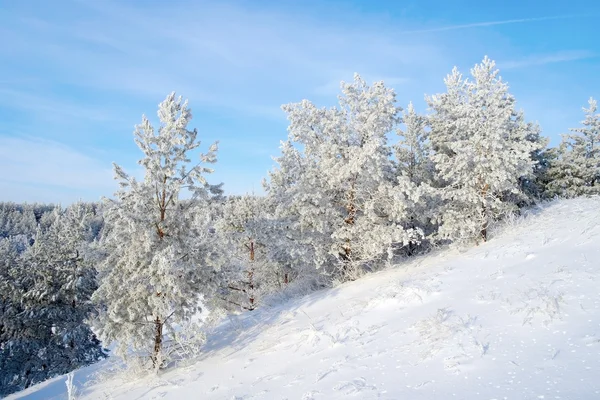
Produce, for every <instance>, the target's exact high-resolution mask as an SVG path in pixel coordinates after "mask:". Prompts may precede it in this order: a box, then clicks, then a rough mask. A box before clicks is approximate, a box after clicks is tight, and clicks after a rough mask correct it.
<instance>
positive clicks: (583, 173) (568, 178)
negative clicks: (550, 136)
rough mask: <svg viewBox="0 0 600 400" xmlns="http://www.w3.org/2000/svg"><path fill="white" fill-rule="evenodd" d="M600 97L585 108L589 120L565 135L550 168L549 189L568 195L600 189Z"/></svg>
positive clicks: (598, 191) (575, 195)
mask: <svg viewBox="0 0 600 400" xmlns="http://www.w3.org/2000/svg"><path fill="white" fill-rule="evenodd" d="M597 110H598V106H597V102H596V100H594V99H593V98H590V99H589V108H585V107H584V108H583V111H584V112H585V120H583V121H582V122H581V124H582V125H583V126H582V127H580V128H572V129H571V131H572V132H574V133H572V134H568V135H563V140H562V142H561V144H560V146H559V147H558V150H557V158H556V159H555V160H553V161H552V163H551V167H550V170H549V172H548V173H549V175H550V178H551V182H550V183H549V185H548V186H549V191H550V192H551V193H552V194H555V195H559V196H564V197H577V196H583V195H592V194H599V193H600V113H597Z"/></svg>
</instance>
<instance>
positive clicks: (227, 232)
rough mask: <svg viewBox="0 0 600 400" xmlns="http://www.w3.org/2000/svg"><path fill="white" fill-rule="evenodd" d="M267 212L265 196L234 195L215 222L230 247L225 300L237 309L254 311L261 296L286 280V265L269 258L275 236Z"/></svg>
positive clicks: (225, 280) (227, 246) (278, 286)
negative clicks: (284, 267) (283, 265)
mask: <svg viewBox="0 0 600 400" xmlns="http://www.w3.org/2000/svg"><path fill="white" fill-rule="evenodd" d="M268 211H269V210H268V205H267V200H266V199H265V198H264V197H258V196H253V195H244V196H232V197H229V198H228V199H227V202H226V203H225V204H224V205H223V209H222V212H223V216H222V217H221V218H220V219H219V220H218V222H217V224H216V229H217V231H218V233H219V235H220V237H221V238H222V240H223V244H224V247H225V248H226V249H227V250H226V258H227V263H226V264H227V265H226V267H225V266H224V267H223V269H222V271H223V272H225V276H224V278H225V279H224V283H225V287H224V288H223V289H224V291H223V292H224V295H225V297H224V300H225V301H226V302H228V303H229V304H231V305H234V306H236V307H237V308H238V309H239V308H241V309H244V310H254V309H255V308H256V307H257V306H258V304H259V301H260V300H261V298H262V296H264V295H265V294H268V293H270V292H273V291H276V290H278V289H281V288H282V287H283V285H284V283H285V272H284V270H283V268H281V267H280V266H279V264H278V263H276V262H274V261H273V260H272V259H271V258H270V255H271V254H272V252H273V250H274V249H273V247H274V241H276V239H275V238H274V237H273V235H272V234H271V232H272V222H273V221H272V220H271V218H270V215H269V212H268Z"/></svg>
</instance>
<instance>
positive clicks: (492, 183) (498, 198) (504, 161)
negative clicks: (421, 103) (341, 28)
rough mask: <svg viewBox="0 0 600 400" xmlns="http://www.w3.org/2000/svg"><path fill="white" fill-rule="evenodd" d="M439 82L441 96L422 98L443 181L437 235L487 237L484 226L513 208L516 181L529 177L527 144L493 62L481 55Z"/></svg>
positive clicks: (461, 238)
mask: <svg viewBox="0 0 600 400" xmlns="http://www.w3.org/2000/svg"><path fill="white" fill-rule="evenodd" d="M471 75H472V79H465V78H463V76H462V74H461V73H460V72H459V71H458V69H457V68H454V69H453V70H452V73H451V74H450V75H448V76H447V77H446V79H445V84H446V88H447V92H446V93H443V94H439V95H434V96H431V97H428V98H427V101H428V104H429V107H430V109H431V111H432V114H431V116H430V120H429V123H430V126H431V133H430V138H431V143H432V146H433V150H434V151H435V154H434V155H433V160H434V162H435V166H436V169H437V171H438V174H439V178H440V179H441V180H442V181H443V183H444V188H443V190H442V197H443V198H444V200H445V204H444V207H443V209H442V212H441V222H442V226H441V227H440V232H439V233H440V236H441V237H442V238H446V239H451V240H456V241H470V240H480V239H483V240H484V241H485V240H486V239H487V230H488V226H489V224H490V223H491V222H492V221H493V220H494V219H496V218H498V217H499V216H500V215H502V213H504V212H507V211H509V210H510V209H511V208H512V207H513V206H514V204H511V203H509V202H506V201H503V200H502V199H503V197H504V198H505V197H506V196H507V194H509V193H513V194H518V193H519V190H520V189H519V178H521V177H523V176H528V175H529V174H531V171H532V166H533V164H534V162H533V161H532V160H531V152H532V150H533V149H534V146H533V145H532V143H531V142H530V141H528V140H526V136H527V134H528V130H527V129H524V126H525V125H523V124H522V123H520V119H519V118H518V113H517V112H516V111H515V99H514V97H513V96H512V95H511V94H510V93H509V92H508V85H507V84H506V83H505V82H504V81H502V79H501V78H500V76H499V72H498V70H497V69H496V68H495V63H494V62H493V61H492V60H490V59H489V58H487V57H485V58H484V60H483V62H482V63H481V64H478V65H476V66H475V67H474V68H473V69H471Z"/></svg>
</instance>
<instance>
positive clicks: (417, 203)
mask: <svg viewBox="0 0 600 400" xmlns="http://www.w3.org/2000/svg"><path fill="white" fill-rule="evenodd" d="M402 123H403V125H404V129H398V130H397V132H396V133H397V134H398V136H399V141H398V143H397V144H396V145H395V146H394V155H395V159H396V175H397V178H396V179H397V181H396V182H394V184H395V187H394V192H395V194H396V201H395V204H396V209H397V210H399V211H400V213H399V214H398V215H397V223H400V224H402V226H404V227H405V228H407V229H418V230H420V231H421V232H422V233H423V235H425V236H428V235H430V234H432V233H433V232H434V231H435V226H434V224H433V223H432V219H433V218H434V216H435V213H436V210H437V203H438V202H439V201H438V200H437V198H438V197H439V196H437V193H436V192H435V190H434V189H433V187H432V185H434V183H435V182H434V181H435V167H434V165H433V161H432V159H431V144H430V142H429V139H428V131H427V118H426V117H425V116H424V115H420V114H418V113H417V112H416V111H415V108H414V106H413V104H412V103H409V105H408V107H407V108H406V110H404V111H403V114H402ZM419 243H421V245H424V244H425V241H423V240H421V238H420V237H418V236H417V237H415V240H411V241H410V242H409V244H408V246H406V247H405V252H406V253H407V254H408V255H411V254H413V253H414V252H415V251H416V249H417V247H418V246H417V245H418V244H419Z"/></svg>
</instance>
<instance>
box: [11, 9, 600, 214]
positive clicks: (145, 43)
mask: <svg viewBox="0 0 600 400" xmlns="http://www.w3.org/2000/svg"><path fill="white" fill-rule="evenodd" d="M598 21H600V4H598V2H596V1H593V0H588V1H577V0H574V1H569V2H559V1H502V2H500V1H497V2H460V1H452V2H448V1H445V0H436V1H358V0H355V1H315V0H308V1H301V2H298V1H281V0H280V1H250V0H248V1H236V2H227V1H210V2H201V1H181V0H180V1H178V0H174V1H169V2H166V1H158V0H146V1H141V0H137V1H133V0H130V1H117V0H113V1H110V0H57V1H45V0H44V1H42V0H39V1H35V0H28V1H12V0H0V170H1V171H2V172H3V173H2V174H1V175H0V200H12V201H30V202H32V201H45V202H62V203H69V202H71V201H74V200H77V199H79V198H81V199H84V200H97V199H99V198H100V197H101V196H110V195H111V194H112V193H113V192H114V190H115V189H116V184H115V182H114V181H113V179H112V165H111V163H112V162H113V161H114V162H117V163H118V164H120V165H122V166H123V167H124V168H125V169H126V170H128V171H130V172H134V173H137V174H139V172H140V171H139V167H138V166H137V164H136V162H137V160H138V159H139V158H140V155H141V153H140V152H139V150H138V149H137V147H136V146H135V144H134V142H133V126H134V125H135V124H137V123H139V122H140V121H141V115H142V114H144V113H145V114H146V115H148V116H149V117H150V118H151V120H153V121H154V120H155V116H156V108H157V104H158V103H159V102H160V101H161V100H162V99H164V97H165V96H166V95H167V94H168V93H169V92H171V91H173V90H175V91H176V92H177V93H178V94H181V95H182V96H183V97H184V98H188V99H189V103H190V107H191V109H192V110H193V114H194V120H193V123H192V124H191V126H192V127H196V128H198V130H199V138H200V139H201V140H202V142H203V146H202V147H203V149H205V150H206V148H207V146H208V145H209V144H210V143H212V142H213V141H214V140H219V141H220V149H219V162H218V163H217V164H216V165H215V170H216V172H215V173H214V174H213V175H212V176H211V177H209V181H211V182H213V183H217V182H224V183H225V189H226V191H227V192H228V193H244V192H249V191H252V190H254V191H256V192H260V191H261V180H262V178H263V177H265V176H266V174H267V171H268V170H269V169H270V168H271V167H272V165H273V161H272V158H271V157H272V156H277V155H278V153H279V142H280V140H284V139H285V138H286V127H287V123H286V119H285V115H284V113H283V112H282V111H281V110H280V105H281V104H284V103H290V102H296V101H300V100H302V99H304V98H307V99H310V100H312V101H313V102H315V103H317V104H319V105H323V106H328V105H333V104H334V103H335V102H336V95H337V92H338V88H339V82H340V81H341V80H351V79H352V75H353V73H354V72H358V73H360V74H361V75H362V76H363V77H364V78H366V79H367V80H368V81H373V80H380V79H383V80H384V81H385V82H386V83H387V84H388V85H389V86H391V87H394V88H395V89H396V92H397V97H398V100H399V103H400V105H406V104H408V102H409V101H413V102H414V104H415V107H416V108H417V110H419V111H425V108H426V106H425V102H424V100H423V97H424V94H434V93H439V92H442V91H443V90H444V86H443V78H444V77H445V75H446V74H447V73H449V72H450V70H451V69H452V67H453V66H455V65H456V66H458V67H459V69H461V71H462V72H463V73H465V74H467V73H468V71H469V68H470V67H472V66H473V64H475V63H477V62H479V61H481V59H482V58H483V56H484V55H488V56H489V57H490V58H492V59H494V60H496V62H497V64H498V66H499V68H500V70H501V75H502V76H503V78H504V79H505V80H506V81H508V82H509V84H510V87H511V91H512V93H513V94H514V95H515V96H516V98H517V101H518V103H519V107H520V108H523V109H524V110H525V113H526V115H527V117H528V119H530V120H534V121H538V122H539V123H540V124H541V126H542V129H543V131H544V133H545V135H547V136H549V137H551V138H552V141H553V143H554V144H556V143H557V142H558V140H559V134H560V133H564V132H566V131H567V129H568V128H569V127H574V126H577V124H578V123H579V121H580V120H581V119H582V118H583V114H582V112H581V107H582V106H585V105H587V99H588V98H589V97H590V96H594V97H600V78H599V77H600V58H599V56H600V44H599V42H598V34H597V27H598Z"/></svg>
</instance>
